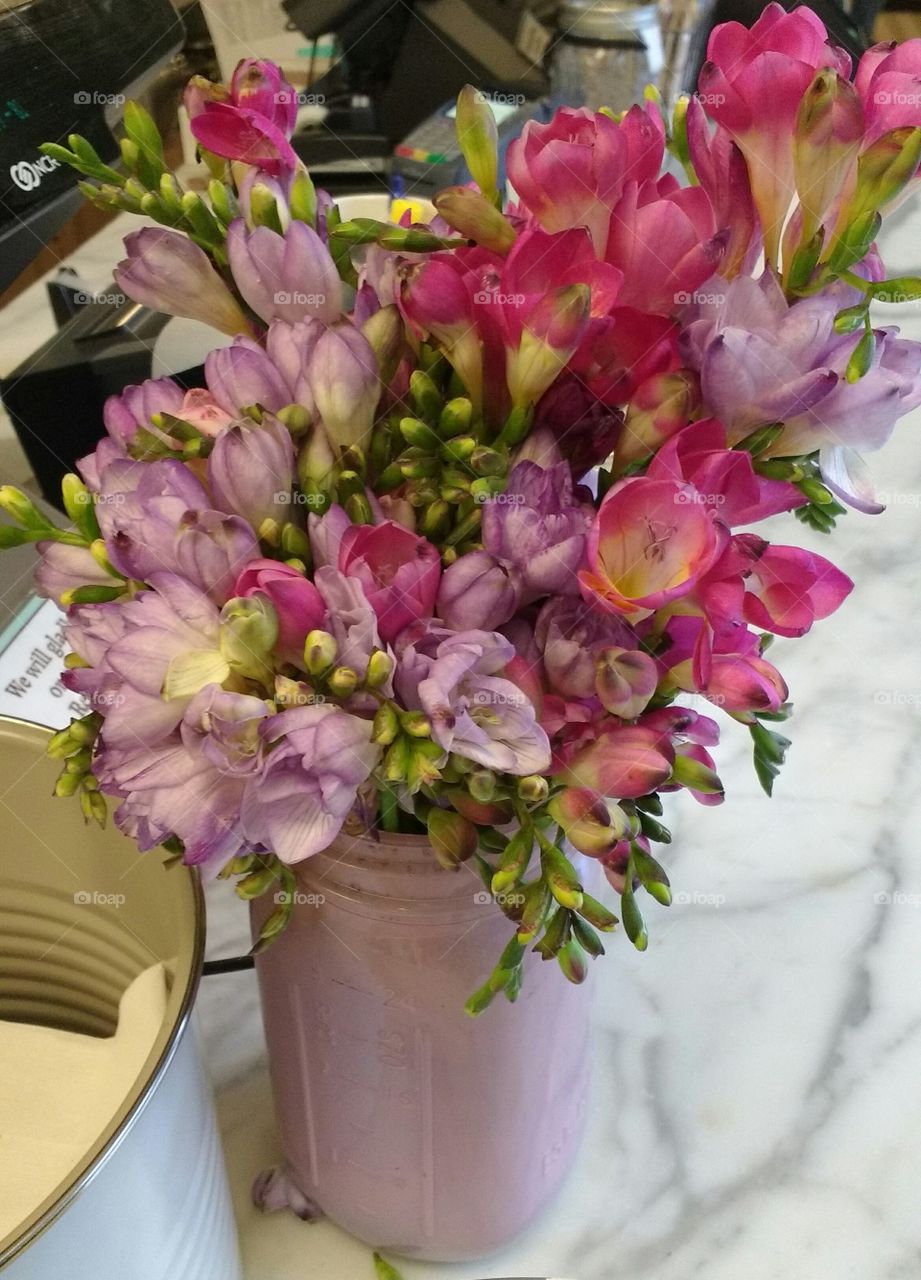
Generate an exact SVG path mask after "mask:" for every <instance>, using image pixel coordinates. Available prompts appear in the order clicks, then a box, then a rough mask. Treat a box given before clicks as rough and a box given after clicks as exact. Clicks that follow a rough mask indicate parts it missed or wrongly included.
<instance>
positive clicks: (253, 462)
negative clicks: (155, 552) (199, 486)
mask: <svg viewBox="0 0 921 1280" xmlns="http://www.w3.org/2000/svg"><path fill="white" fill-rule="evenodd" d="M293 480H294V446H293V444H292V443H291V436H290V434H289V432H288V429H287V427H285V426H284V425H283V424H282V423H280V422H279V421H278V419H277V418H273V417H266V418H265V419H264V420H263V422H262V424H261V425H259V426H257V424H256V423H254V422H250V421H247V420H244V421H241V422H235V423H234V424H233V425H232V426H230V427H228V428H227V429H226V430H225V431H222V432H221V434H220V435H219V436H218V438H217V440H216V441H215V444H214V448H213V449H212V451H211V456H210V457H209V458H208V486H209V488H210V490H211V494H212V497H213V499H214V504H215V506H216V507H217V508H218V510H219V511H226V512H227V514H228V515H233V516H242V517H243V519H244V520H246V521H248V522H249V523H250V524H251V525H252V527H253V528H254V529H255V530H256V531H257V532H258V530H259V528H260V526H261V525H262V523H263V521H264V520H277V521H278V522H279V523H282V522H283V521H285V520H287V518H288V516H289V514H290V506H289V505H288V504H290V502H291V485H292V483H293Z"/></svg>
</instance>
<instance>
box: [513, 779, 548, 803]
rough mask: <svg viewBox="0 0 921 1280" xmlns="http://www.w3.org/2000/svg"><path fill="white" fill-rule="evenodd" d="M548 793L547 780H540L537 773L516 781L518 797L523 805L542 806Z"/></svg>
mask: <svg viewBox="0 0 921 1280" xmlns="http://www.w3.org/2000/svg"><path fill="white" fill-rule="evenodd" d="M549 791H550V787H549V784H548V783H547V779H546V778H542V777H541V776H540V774H539V773H530V774H528V776H527V777H526V778H519V779H518V795H519V797H520V798H521V799H522V800H524V802H525V804H543V802H544V801H545V800H546V799H547V795H548V794H549Z"/></svg>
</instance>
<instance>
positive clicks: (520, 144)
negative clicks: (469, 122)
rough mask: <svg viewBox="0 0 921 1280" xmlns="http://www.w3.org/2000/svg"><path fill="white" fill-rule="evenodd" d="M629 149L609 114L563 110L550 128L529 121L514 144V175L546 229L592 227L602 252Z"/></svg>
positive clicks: (511, 160) (511, 170)
mask: <svg viewBox="0 0 921 1280" xmlns="http://www.w3.org/2000/svg"><path fill="white" fill-rule="evenodd" d="M632 140H633V139H632V137H631V141H632ZM628 149H629V143H628V139H627V137H625V135H624V133H622V132H621V130H620V129H619V127H618V126H617V124H616V123H615V122H614V121H613V120H612V119H611V118H610V117H609V116H605V115H600V114H595V113H594V112H592V111H589V110H588V109H587V108H585V107H583V108H580V109H579V110H574V109H572V108H569V107H562V108H561V109H560V110H559V111H557V112H555V114H554V116H553V119H552V120H550V121H549V122H548V123H547V124H541V123H540V122H539V121H537V120H529V121H528V123H527V124H526V125H525V127H524V129H523V130H522V131H521V137H520V138H516V139H515V141H514V142H512V143H511V144H510V145H509V149H508V159H507V169H508V176H509V180H510V181H511V183H512V186H513V187H514V188H515V191H516V192H517V194H518V196H519V197H520V199H521V200H522V201H523V203H524V204H525V205H526V206H527V209H528V210H529V212H530V213H532V214H533V215H534V217H535V218H536V219H537V221H538V222H539V223H540V225H541V226H542V227H543V228H544V230H545V231H565V230H567V229H568V228H569V227H586V228H587V229H588V231H589V234H590V235H591V237H592V240H593V242H594V244H595V248H596V249H597V250H598V252H599V253H600V252H601V250H602V249H603V248H604V242H605V238H606V236H607V229H608V220H609V219H610V216H611V208H612V206H613V204H614V203H615V201H616V200H617V198H618V196H619V194H620V190H621V186H622V184H623V181H624V178H625V176H627V175H626V173H625V171H626V168H627V158H628Z"/></svg>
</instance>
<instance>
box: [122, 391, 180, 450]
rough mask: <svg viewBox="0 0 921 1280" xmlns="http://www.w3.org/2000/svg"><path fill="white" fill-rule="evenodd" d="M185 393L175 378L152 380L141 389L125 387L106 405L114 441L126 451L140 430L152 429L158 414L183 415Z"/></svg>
mask: <svg viewBox="0 0 921 1280" xmlns="http://www.w3.org/2000/svg"><path fill="white" fill-rule="evenodd" d="M183 398H184V396H183V390H182V387H180V385H179V383H178V382H174V381H173V380H172V378H148V379H147V380H146V382H141V383H139V384H138V385H137V386H133V387H125V389H124V390H123V391H122V392H121V394H120V395H117V396H109V398H108V400H106V402H105V404H104V405H103V406H102V420H103V422H104V423H105V428H106V431H108V433H109V435H110V436H111V437H112V439H113V440H117V441H118V442H119V444H120V445H121V446H122V447H123V448H124V447H126V446H127V445H129V444H130V443H131V441H132V440H133V439H134V437H135V435H136V434H137V431H138V428H139V427H144V428H145V429H146V430H148V431H149V430H150V425H151V424H150V420H151V418H152V417H153V415H154V414H155V413H171V414H173V416H174V417H177V418H179V417H181V416H182V402H183Z"/></svg>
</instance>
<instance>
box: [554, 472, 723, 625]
mask: <svg viewBox="0 0 921 1280" xmlns="http://www.w3.org/2000/svg"><path fill="white" fill-rule="evenodd" d="M697 497H698V495H697V493H696V490H694V489H692V488H691V487H690V486H689V485H685V484H683V483H680V482H677V481H674V480H653V479H648V478H646V477H645V476H637V477H635V478H633V479H628V480H622V481H621V482H620V483H619V484H617V485H615V486H614V488H613V489H611V490H610V491H609V492H608V494H607V496H606V497H605V499H604V501H603V503H602V504H601V508H600V510H599V511H598V514H597V516H596V517H595V521H594V523H593V525H592V528H591V531H590V532H589V536H588V543H587V548H586V550H587V559H588V563H589V568H588V569H587V570H582V571H581V572H580V574H579V583H580V585H581V587H582V591H583V594H584V595H585V597H586V599H589V600H591V599H596V600H597V601H598V602H599V604H601V605H603V606H604V607H605V608H606V609H610V610H611V611H612V612H613V613H618V614H622V615H623V616H625V617H628V618H631V619H632V620H634V621H637V620H640V619H642V618H645V617H648V616H649V614H650V613H652V612H653V611H654V610H655V609H658V608H660V607H661V606H662V605H664V604H667V603H668V602H669V601H671V600H677V599H678V598H680V597H681V596H684V595H687V594H688V592H690V591H691V590H692V589H693V587H694V586H695V584H696V583H697V582H698V581H699V579H700V578H701V577H702V576H703V574H705V573H706V571H707V570H708V569H709V568H710V566H711V565H712V564H713V563H714V562H715V561H716V559H717V557H718V556H719V554H720V552H721V551H722V550H723V548H724V546H725V545H726V541H727V538H728V532H727V530H726V527H725V525H724V524H722V523H721V521H719V520H718V519H717V517H716V515H715V514H714V511H713V508H712V507H711V506H708V505H707V504H705V503H702V502H700V501H698V500H697Z"/></svg>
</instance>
